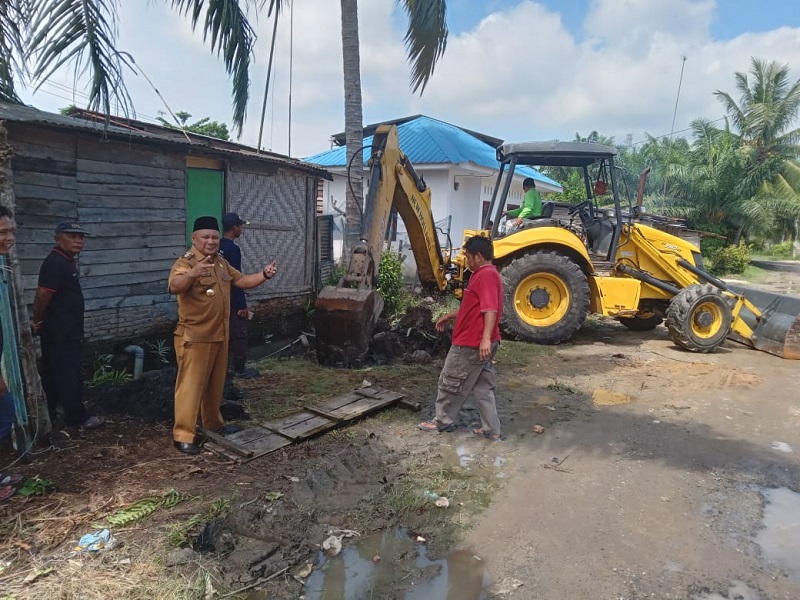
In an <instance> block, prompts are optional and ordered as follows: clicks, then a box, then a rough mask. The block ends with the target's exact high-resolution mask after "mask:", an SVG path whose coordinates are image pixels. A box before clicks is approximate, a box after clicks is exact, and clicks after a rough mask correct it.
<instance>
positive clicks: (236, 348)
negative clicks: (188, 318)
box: [219, 212, 259, 379]
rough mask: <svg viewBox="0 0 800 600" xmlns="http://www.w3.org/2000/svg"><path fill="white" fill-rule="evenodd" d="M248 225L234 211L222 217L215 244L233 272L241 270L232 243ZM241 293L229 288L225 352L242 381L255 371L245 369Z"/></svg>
mask: <svg viewBox="0 0 800 600" xmlns="http://www.w3.org/2000/svg"><path fill="white" fill-rule="evenodd" d="M249 224H250V223H249V222H247V221H245V220H243V219H242V218H241V217H239V215H238V214H236V213H235V212H229V213H225V214H224V215H223V216H222V230H223V234H222V239H221V240H220V241H219V254H220V256H222V257H223V258H224V259H225V260H227V261H228V264H230V266H232V267H233V268H234V269H236V270H237V271H241V270H242V251H241V249H240V248H239V246H237V245H236V244H235V243H234V240H236V239H238V238H239V237H240V236H241V235H242V226H243V225H249ZM249 313H250V311H248V310H247V300H246V299H245V296H244V290H240V289H239V288H237V287H233V288H232V289H231V317H230V319H231V322H230V344H229V348H228V349H229V351H230V354H231V356H232V357H233V373H234V375H236V376H238V377H242V378H244V379H247V378H250V377H255V376H256V375H258V374H259V373H258V371H256V370H255V369H245V360H246V359H247V321H248V320H249V317H250V314H249Z"/></svg>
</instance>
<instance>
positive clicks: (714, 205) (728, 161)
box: [666, 119, 763, 234]
mask: <svg viewBox="0 0 800 600" xmlns="http://www.w3.org/2000/svg"><path fill="white" fill-rule="evenodd" d="M691 128H692V133H693V137H694V142H693V143H692V147H691V149H690V150H689V151H688V153H687V158H688V161H687V162H686V164H681V165H675V166H674V167H673V168H672V169H670V176H671V178H672V180H673V181H674V188H675V190H674V191H675V197H674V198H673V199H672V201H671V203H670V205H669V206H668V207H667V210H666V212H667V214H668V215H669V216H677V217H682V218H685V219H687V220H688V221H689V223H690V224H691V225H692V226H693V227H696V228H699V229H703V230H706V231H708V230H710V231H713V232H715V233H720V234H727V233H730V232H731V231H734V230H735V229H737V228H738V227H739V225H740V224H741V223H742V222H744V221H745V220H746V219H747V214H746V213H747V203H745V202H743V201H742V198H741V197H740V196H739V195H738V194H737V193H736V187H737V185H738V183H739V180H740V177H741V173H742V168H743V158H742V155H741V152H740V151H739V144H738V140H737V138H736V136H735V135H733V134H732V133H731V132H730V130H729V129H727V128H726V129H724V130H723V129H718V128H716V127H714V126H713V124H712V122H711V121H709V120H707V119H697V120H695V121H692V124H691ZM750 216H751V217H753V216H755V215H750ZM757 218H758V219H759V220H760V221H763V215H757Z"/></svg>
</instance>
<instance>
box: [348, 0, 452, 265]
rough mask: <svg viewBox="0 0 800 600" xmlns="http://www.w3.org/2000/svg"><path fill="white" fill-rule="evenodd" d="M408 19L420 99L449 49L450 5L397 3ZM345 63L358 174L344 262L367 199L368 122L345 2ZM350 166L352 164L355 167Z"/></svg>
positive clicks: (354, 32) (353, 3) (440, 0)
mask: <svg viewBox="0 0 800 600" xmlns="http://www.w3.org/2000/svg"><path fill="white" fill-rule="evenodd" d="M398 3H399V4H402V6H403V8H404V9H405V11H406V14H407V15H408V29H407V30H406V35H405V43H406V52H407V55H408V60H409V61H410V63H411V81H410V85H411V90H412V91H413V92H416V91H417V90H419V92H420V94H422V92H424V90H425V86H426V85H427V84H428V81H429V80H430V78H431V75H433V70H434V68H435V67H436V62H437V61H438V60H439V58H441V56H442V54H444V50H445V47H446V45H447V21H446V12H447V2H446V0H402V2H401V1H400V0H398ZM341 8H342V57H343V61H344V96H345V110H344V130H345V143H346V145H347V152H346V154H347V161H348V164H352V166H351V168H350V173H355V178H351V179H352V183H353V185H352V186H350V185H348V186H347V192H346V195H345V213H346V216H345V238H344V242H345V256H348V255H349V253H350V250H351V249H352V248H353V246H354V245H355V244H356V243H358V236H359V230H360V221H361V219H360V215H361V208H360V207H361V202H362V199H363V173H364V164H363V160H362V157H363V154H362V148H363V145H364V137H363V135H364V134H363V132H364V121H363V116H362V110H361V106H362V104H361V69H360V66H359V65H360V60H361V58H360V52H359V45H358V0H341ZM351 161H352V163H351Z"/></svg>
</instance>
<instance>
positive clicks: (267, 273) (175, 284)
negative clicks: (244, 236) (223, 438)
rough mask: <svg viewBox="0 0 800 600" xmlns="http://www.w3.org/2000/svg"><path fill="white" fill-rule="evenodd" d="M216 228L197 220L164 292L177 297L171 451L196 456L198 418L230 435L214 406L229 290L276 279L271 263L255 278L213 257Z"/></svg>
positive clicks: (220, 383)
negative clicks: (173, 447)
mask: <svg viewBox="0 0 800 600" xmlns="http://www.w3.org/2000/svg"><path fill="white" fill-rule="evenodd" d="M219 238H220V236H219V223H218V222H217V219H216V218H215V217H198V218H197V219H195V222H194V227H193V228H192V247H191V248H190V249H189V251H188V252H187V253H186V254H184V255H183V256H181V257H180V258H179V259H178V260H176V261H175V264H174V265H173V266H172V270H171V271H170V274H169V291H170V293H171V294H175V295H176V296H177V297H178V325H177V327H176V328H175V356H176V358H177V360H178V379H177V381H176V382H175V427H174V428H173V430H172V437H173V439H174V445H175V448H177V449H178V450H179V451H180V452H184V453H185V454H198V453H199V452H200V448H199V446H198V445H197V444H196V443H195V434H196V430H195V426H196V423H197V413H198V412H199V413H200V416H201V418H202V421H203V427H204V428H206V429H208V430H211V431H215V432H217V433H233V432H235V431H237V430H238V428H237V427H235V426H234V425H225V423H224V421H223V420H222V415H221V414H220V412H219V407H220V404H221V402H222V390H223V388H224V386H225V375H226V372H227V369H228V338H229V334H230V330H229V328H230V318H229V315H230V310H231V288H232V287H236V288H239V289H242V290H247V289H250V288H254V287H256V286H259V285H261V284H262V283H264V282H265V281H266V280H267V279H272V278H273V277H274V276H275V273H276V271H277V267H276V265H275V261H272V262H271V263H270V264H268V265H267V266H265V267H264V269H263V270H262V271H261V272H260V273H252V274H250V275H243V274H242V273H241V272H240V271H239V270H238V269H234V268H233V267H232V266H231V265H230V264H229V263H228V261H227V260H225V259H224V258H222V256H220V255H219V254H218V252H219V246H220V239H219Z"/></svg>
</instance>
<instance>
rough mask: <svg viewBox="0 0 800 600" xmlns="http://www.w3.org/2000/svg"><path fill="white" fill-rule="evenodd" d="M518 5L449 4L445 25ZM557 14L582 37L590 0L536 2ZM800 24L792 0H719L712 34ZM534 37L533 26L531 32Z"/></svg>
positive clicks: (459, 25)
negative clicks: (763, 0)
mask: <svg viewBox="0 0 800 600" xmlns="http://www.w3.org/2000/svg"><path fill="white" fill-rule="evenodd" d="M516 4H519V2H516V1H514V0H457V1H455V2H450V3H449V6H450V11H449V18H448V26H449V27H450V30H451V31H453V32H454V33H460V32H463V31H467V30H470V29H472V28H473V27H475V26H476V25H477V24H478V22H480V20H481V19H482V18H483V17H484V16H485V15H486V14H490V13H493V12H495V11H498V10H503V9H508V8H509V7H512V6H515V5H516ZM539 4H542V5H544V6H546V7H548V8H549V9H550V10H552V11H555V12H558V13H560V15H561V20H562V22H563V23H564V26H565V27H566V29H567V30H568V31H570V32H571V33H572V34H573V35H575V36H576V37H578V38H582V37H583V36H584V31H583V21H584V18H585V17H586V14H587V12H588V10H589V7H590V4H591V0H544V1H542V2H539ZM798 25H800V5H798V3H797V2H795V0H782V1H774V0H773V1H771V2H769V1H768V2H760V1H757V0H720V1H719V2H718V3H717V5H716V9H715V11H714V18H713V21H712V22H711V35H712V36H713V37H714V38H715V39H720V40H727V39H731V38H733V37H735V36H737V35H741V34H743V33H748V32H764V31H770V30H772V29H777V28H778V27H783V26H793V27H797V26H798ZM533 31H534V35H535V27H534V29H533Z"/></svg>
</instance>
